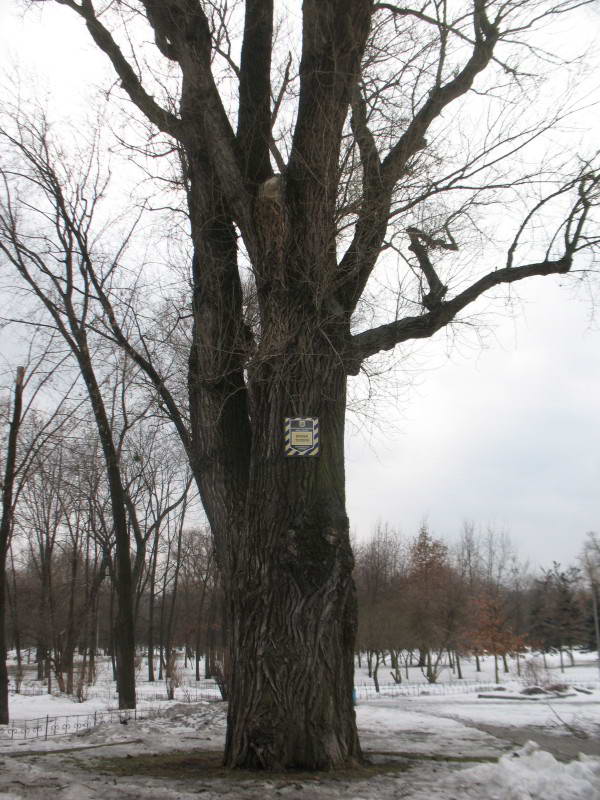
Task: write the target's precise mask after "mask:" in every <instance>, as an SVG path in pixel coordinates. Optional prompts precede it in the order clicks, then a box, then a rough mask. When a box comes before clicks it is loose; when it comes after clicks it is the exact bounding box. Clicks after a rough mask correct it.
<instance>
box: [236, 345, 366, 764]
mask: <svg viewBox="0 0 600 800" xmlns="http://www.w3.org/2000/svg"><path fill="white" fill-rule="evenodd" d="M303 351H304V352H306V353H310V354H311V355H310V356H306V360H304V358H303V357H302V356H299V357H298V358H297V360H298V361H300V362H303V363H302V364H301V367H302V369H300V371H299V373H298V372H296V370H292V368H291V366H290V372H296V381H294V380H293V379H292V381H291V383H288V381H287V380H286V377H288V376H286V375H285V372H284V369H283V367H282V372H281V381H280V384H281V392H280V396H279V397H278V398H275V397H274V392H273V385H272V383H271V385H270V386H267V384H266V383H264V382H262V381H260V380H259V379H257V380H256V381H255V396H254V398H253V399H254V403H253V408H252V419H253V424H254V440H253V441H254V448H253V458H252V462H251V472H250V487H249V492H248V516H247V519H248V523H247V529H246V530H245V531H243V534H244V535H242V536H241V537H240V543H241V547H240V554H239V555H240V557H239V559H238V560H237V563H236V565H235V572H234V573H233V580H232V581H231V585H230V587H229V591H230V597H231V628H230V629H231V649H230V653H231V659H232V670H231V700H230V704H229V715H228V723H229V724H228V734H227V741H226V752H225V760H226V764H228V765H229V766H232V767H234V766H235V767H246V768H266V769H288V768H294V767H297V768H304V769H327V768H331V767H333V766H335V765H340V764H343V763H349V762H353V761H357V760H359V759H360V758H361V752H360V747H359V743H358V736H357V731H356V722H355V714H354V708H353V704H352V690H353V683H354V680H353V673H354V663H353V653H354V640H355V633H356V603H355V591H354V584H353V581H352V568H353V557H352V552H351V548H350V541H349V525H348V518H347V516H346V512H345V486H344V460H343V437H344V414H345V410H344V409H345V376H342V375H340V368H339V366H337V365H335V364H331V363H330V361H325V360H323V361H322V362H321V366H322V367H324V369H323V370H322V372H317V374H315V371H316V367H317V365H318V364H319V358H318V356H317V355H316V346H315V344H314V343H313V344H312V345H310V346H307V347H306V348H305V349H304V348H302V349H301V352H303ZM269 368H271V367H269ZM278 388H279V387H278ZM278 394H279V393H278ZM290 416H299V417H311V416H314V417H319V420H320V427H321V434H322V439H321V453H320V455H318V456H295V457H294V456H291V457H287V458H286V457H285V455H284V447H283V422H284V417H290Z"/></svg>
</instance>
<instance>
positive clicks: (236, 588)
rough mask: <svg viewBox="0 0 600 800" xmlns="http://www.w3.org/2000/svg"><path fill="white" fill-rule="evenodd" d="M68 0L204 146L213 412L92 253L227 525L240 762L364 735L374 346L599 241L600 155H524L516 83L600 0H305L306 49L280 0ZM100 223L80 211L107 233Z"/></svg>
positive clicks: (293, 756)
mask: <svg viewBox="0 0 600 800" xmlns="http://www.w3.org/2000/svg"><path fill="white" fill-rule="evenodd" d="M56 1H57V2H58V3H60V4H61V5H64V6H67V7H68V8H70V9H71V10H72V11H73V12H74V13H75V14H77V15H78V16H79V17H80V18H81V20H82V21H83V22H84V23H85V26H86V28H87V31H88V34H89V35H90V37H91V38H92V40H93V42H94V43H95V44H96V46H97V47H98V48H99V49H100V50H101V51H102V52H104V53H105V54H106V56H107V58H108V60H109V61H110V63H111V64H112V67H113V68H114V70H115V72H116V75H117V77H118V80H119V83H120V86H121V87H122V89H123V91H124V92H125V93H126V95H127V96H128V97H129V98H130V100H131V102H132V103H133V105H134V106H135V107H137V110H138V111H139V112H140V113H141V116H142V118H143V119H145V121H146V123H147V124H148V125H150V126H151V127H152V134H153V135H152V142H157V143H160V144H157V147H156V149H155V152H158V150H160V147H162V146H163V145H164V150H165V151H168V152H170V153H175V152H176V153H177V154H178V156H179V157H180V158H181V161H182V163H183V165H184V175H183V185H184V187H185V192H186V203H187V213H188V220H189V230H190V234H189V236H190V250H191V251H192V257H191V261H192V291H191V297H192V302H191V305H192V312H193V331H192V341H191V348H190V354H189V374H188V389H189V419H190V428H191V433H188V431H187V428H186V426H185V424H184V417H185V414H184V413H183V412H182V411H181V410H180V409H179V408H177V403H176V401H175V399H174V398H175V395H174V394H173V392H172V391H170V389H169V385H168V382H167V381H166V380H165V379H164V376H162V375H161V374H159V370H157V367H156V364H153V363H152V361H151V359H149V358H148V353H147V352H146V351H145V350H144V348H143V347H140V346H139V344H140V343H139V340H138V341H132V340H131V338H130V337H129V336H128V335H127V332H126V331H125V330H124V328H123V325H122V316H123V315H122V313H121V312H120V311H119V310H118V309H117V311H115V308H114V306H113V305H112V299H113V298H112V297H111V296H110V291H109V289H108V288H107V286H106V284H105V282H104V281H103V280H102V279H100V278H99V277H98V276H97V275H96V277H94V274H93V272H90V273H88V274H89V275H90V280H91V284H92V286H93V289H94V293H95V297H96V299H97V300H98V301H99V303H100V304H101V305H102V307H103V310H104V312H105V314H106V318H107V321H108V325H109V326H110V330H111V333H112V336H113V338H114V339H115V341H117V342H118V343H119V344H120V345H121V346H122V347H124V348H125V350H126V351H127V352H128V353H129V355H130V356H131V357H132V359H133V360H135V361H136V363H137V364H138V365H139V366H140V367H142V369H144V370H145V371H146V373H147V375H148V377H149V379H150V380H151V381H152V382H153V384H154V386H155V391H156V393H157V395H158V397H160V400H161V403H162V405H163V407H164V408H165V409H166V410H167V411H168V413H169V414H170V416H171V417H172V419H173V421H174V423H175V425H176V426H177V429H178V431H179V433H180V435H181V437H182V441H184V445H185V448H186V451H187V453H188V456H189V459H190V464H191V467H192V470H193V472H194V475H195V478H196V481H197V484H198V487H199V491H200V494H201V498H202V502H203V505H204V508H205V510H206V513H207V517H208V519H209V522H210V525H211V528H212V531H213V535H214V538H215V550H216V554H217V558H218V561H219V566H220V569H221V573H222V575H223V580H224V586H225V591H226V596H227V600H228V617H229V625H228V631H229V639H230V654H231V663H230V669H229V675H228V678H229V683H230V703H229V712H228V714H229V716H228V734H227V742H226V755H225V760H226V763H227V764H228V765H230V766H237V767H255V768H271V769H275V768H289V767H304V768H315V769H316V768H328V767H331V766H334V765H338V764H341V763H347V762H351V761H355V760H358V759H360V757H361V752H360V746H359V742H358V736H357V731H356V723H355V717H354V710H353V707H352V683H353V660H352V654H353V642H354V636H355V629H356V613H355V599H354V589H353V583H352V565H353V558H352V552H351V547H350V541H349V528H348V519H347V515H346V506H345V489H344V421H345V411H346V396H347V382H348V377H349V376H352V375H357V374H358V373H359V371H360V369H361V366H362V365H363V364H364V362H365V361H366V360H367V359H369V358H370V357H373V356H375V355H377V354H379V353H381V352H383V351H389V350H392V349H393V348H395V347H397V346H398V345H400V344H401V343H404V342H408V341H411V340H414V339H420V338H425V337H429V336H432V335H433V334H435V333H436V332H437V331H439V330H440V329H442V328H444V327H445V326H447V325H449V324H450V323H452V322H453V321H454V320H456V319H458V318H459V315H460V314H461V312H463V311H464V310H465V309H467V308H468V307H469V306H470V305H471V304H472V303H473V302H474V301H475V300H477V298H479V297H480V296H481V295H482V294H483V293H484V292H487V291H489V290H491V289H494V288H495V287H498V286H501V285H503V284H512V283H515V282H517V281H521V280H523V279H526V278H530V277H533V276H545V275H553V274H554V275H556V274H559V275H560V274H565V273H568V272H569V271H570V270H571V268H572V265H573V263H574V259H576V258H577V257H580V258H582V262H581V263H582V265H583V266H587V262H586V261H585V259H584V258H583V255H584V251H586V250H589V249H590V248H592V247H594V246H595V245H596V243H597V239H596V238H595V237H594V236H593V235H592V234H590V233H589V229H588V221H589V217H590V214H591V213H592V211H593V209H594V207H595V205H596V203H597V197H598V175H597V172H596V171H595V167H594V166H593V164H592V163H590V161H589V160H582V161H581V162H580V163H579V165H578V166H576V168H575V169H574V170H573V171H572V172H571V173H570V174H569V175H567V176H566V177H564V175H563V176H562V177H558V176H557V175H556V174H554V173H552V172H551V171H550V170H546V171H545V170H543V169H541V170H535V171H531V170H525V171H519V170H518V169H516V168H515V166H514V165H515V161H516V154H517V153H518V152H519V150H520V149H522V148H524V147H525V146H526V145H527V144H528V143H530V142H532V141H533V140H535V139H536V137H538V136H539V135H540V133H541V132H542V131H543V130H544V129H547V128H548V126H549V125H551V123H552V120H550V121H548V120H546V121H544V122H542V123H540V124H538V123H537V122H536V121H532V117H531V116H528V115H527V114H524V116H523V122H522V124H521V125H520V126H517V123H516V122H514V121H513V124H512V125H511V126H507V124H506V115H507V113H508V109H510V108H511V104H510V103H508V104H507V103H506V102H505V100H506V98H507V93H508V92H509V91H513V90H514V91H515V92H518V91H519V89H520V87H521V86H523V85H524V84H525V83H526V75H525V74H523V73H525V72H526V71H527V70H526V69H524V70H522V71H521V70H520V69H519V63H520V60H523V59H525V60H527V59H529V58H530V57H532V56H531V54H532V53H535V46H536V38H535V37H536V34H535V30H536V28H537V27H539V26H540V25H541V24H543V23H545V22H547V21H549V20H551V19H553V18H555V17H559V18H560V17H561V15H562V14H564V13H566V12H569V11H572V10H574V9H575V10H576V9H577V8H578V7H579V6H581V5H582V3H580V2H577V1H576V0H559V2H555V3H549V2H546V0H533V1H532V2H528V3H522V2H521V0H507V1H502V2H501V1H500V0H498V1H496V0H468V2H467V1H465V2H464V3H460V4H457V5H456V6H455V5H454V4H447V3H446V2H440V3H433V2H425V3H424V4H422V5H421V6H419V7H418V8H410V7H404V6H397V5H396V4H395V3H376V2H373V0H305V2H304V3H303V6H302V15H301V20H302V21H301V27H302V30H301V32H300V31H298V32H295V31H292V33H298V35H299V34H300V33H301V44H300V45H299V50H300V58H299V61H295V60H294V59H293V58H292V62H291V64H290V66H289V67H286V66H285V64H286V62H287V54H286V55H285V56H284V59H283V63H282V65H280V69H275V70H272V66H273V64H272V62H273V61H274V59H275V58H276V56H277V52H276V51H275V50H274V39H275V38H276V37H275V36H274V29H275V28H274V13H275V5H276V4H275V3H274V2H273V0H246V2H245V3H243V4H240V5H238V6H234V7H233V8H234V12H233V17H231V15H230V14H229V13H228V12H227V10H226V9H227V7H228V4H227V3H226V2H225V0H223V2H219V1H217V0H211V1H210V2H208V1H206V2H205V1H204V0H160V2H159V1H158V0H139V2H138V1H137V0H132V2H128V3H113V2H108V0H107V2H101V3H99V5H98V8H96V7H95V6H94V4H93V3H92V0H81V2H77V0H56ZM236 9H237V11H238V12H239V14H238V16H237V18H236V16H235V11H236ZM280 10H281V12H282V13H285V9H284V7H283V5H281V6H280ZM242 12H243V19H242ZM229 20H232V21H233V23H235V22H239V23H240V30H241V41H240V40H238V41H237V42H236V41H235V36H234V33H233V29H234V25H232V26H231V27H228V22H229ZM150 39H153V40H154V43H155V45H156V47H155V49H154V50H152V49H151V47H150V46H149V45H148V41H149V40H150ZM234 44H235V45H239V53H240V56H239V60H236V52H237V48H236V46H234ZM527 66H529V65H527ZM153 68H155V69H153ZM272 71H273V72H274V74H275V75H276V76H277V77H276V79H275V81H274V82H272V80H271V73H272ZM467 97H469V99H471V98H474V99H476V100H477V101H478V102H480V105H479V106H478V112H477V113H479V116H480V117H484V118H485V119H486V120H487V121H488V123H489V125H488V126H487V128H486V130H485V131H484V133H483V135H482V136H480V137H479V138H478V141H477V143H473V142H472V141H471V139H470V138H469V132H468V131H464V130H462V129H461V126H460V121H461V120H463V121H464V120H466V119H467V116H468V114H467V112H466V107H465V103H466V100H467ZM514 100H515V98H514V95H513V97H512V98H511V102H513V101H514ZM514 107H516V106H514ZM475 108H476V109H477V106H475ZM518 113H521V110H519V112H518ZM451 121H458V122H457V124H456V125H455V126H454V128H452V126H451ZM476 127H477V126H474V132H476ZM484 127H485V126H484ZM157 131H158V132H160V133H158V134H157V135H156V136H154V134H155V133H156V132H157ZM474 132H473V133H474ZM444 141H445V143H446V144H445V145H444ZM273 163H275V164H276V165H277V169H278V170H279V174H275V172H274V169H273ZM495 193H497V196H496V195H495ZM536 193H537V196H535V195H536ZM500 198H504V199H505V200H506V199H510V200H511V203H512V204H511V206H510V208H511V209H512V208H516V207H517V205H519V204H521V205H522V206H524V207H525V210H524V215H523V217H522V219H520V220H516V221H515V225H514V228H513V230H512V232H510V233H509V234H508V237H507V243H506V247H505V257H504V263H503V264H502V265H499V264H498V263H497V261H496V262H495V263H493V264H490V265H489V266H487V267H485V268H483V269H482V270H481V271H480V272H476V271H473V269H471V271H468V270H467V268H466V267H467V264H470V266H471V267H472V268H474V267H475V266H477V265H482V259H481V258H478V259H475V258H473V257H472V251H471V258H470V260H469V259H467V264H466V263H465V262H464V261H462V260H461V259H460V251H459V247H460V246H462V244H463V242H464V243H465V246H466V248H467V252H469V248H468V243H469V241H471V242H472V241H473V240H474V239H475V238H476V237H477V236H479V235H484V236H485V230H484V229H483V227H484V226H483V224H482V214H483V212H484V211H486V210H491V212H492V213H493V212H494V209H495V207H496V203H497V202H498V200H499V199H500ZM554 208H557V209H558V211H557V212H555V211H553V210H552V209H554ZM555 213H557V214H559V216H553V215H554V214H555ZM549 220H554V226H553V229H552V230H549V232H548V235H547V237H542V236H541V235H540V234H539V232H540V231H541V229H542V227H543V225H544V224H548V221H549ZM506 221H507V224H508V223H509V222H510V221H511V220H510V215H508V218H507V220H506ZM11 225H12V222H11ZM496 227H497V226H496ZM79 233H80V228H79V227H78V226H71V227H70V228H69V235H70V236H71V235H72V236H73V237H74V239H75V240H76V242H77V247H78V248H85V250H86V252H87V253H88V254H89V252H90V242H89V241H82V237H81V236H79ZM496 235H497V236H498V238H499V239H501V238H502V237H501V236H500V233H499V232H498V231H497V232H496ZM504 238H506V234H505V236H504ZM542 239H543V240H542ZM496 244H498V247H496V248H495V251H496V256H495V258H496V259H497V258H498V251H499V249H500V245H501V244H502V242H501V241H498V242H497V243H496ZM384 251H388V252H391V253H393V252H396V253H398V254H399V262H398V263H399V266H401V267H403V268H404V272H405V274H404V277H403V278H402V280H401V281H400V283H399V285H398V286H397V287H396V290H395V291H393V292H392V296H391V298H388V300H389V302H382V303H379V308H382V307H383V308H384V309H385V310H386V313H387V312H388V310H389V313H390V317H388V318H387V319H383V320H382V319H381V315H378V314H377V313H375V312H374V311H373V309H374V306H373V305H372V304H369V300H370V290H369V281H370V280H371V281H372V279H374V278H375V277H376V268H377V269H379V267H378V266H377V265H378V263H381V261H380V256H381V254H382V253H383V252H384ZM244 267H246V270H245V271H246V274H247V273H248V272H249V273H250V275H251V281H252V283H253V285H254V289H255V295H256V301H257V302H256V308H257V319H256V325H255V328H254V329H251V327H250V326H249V325H248V320H247V317H246V315H245V313H244V308H243V293H242V276H241V272H242V271H243V269H244ZM62 288H63V287H62V285H60V284H59V285H58V286H57V289H59V290H62ZM361 298H362V300H361ZM370 312H372V313H370ZM286 418H300V419H306V418H310V419H313V418H318V420H319V423H320V435H321V440H320V452H319V455H318V457H302V456H294V457H286V456H285V451H284V436H283V424H284V419H286ZM312 452H313V454H314V453H315V452H316V450H313V451H312ZM117 488H118V487H117Z"/></svg>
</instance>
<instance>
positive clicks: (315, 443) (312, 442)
mask: <svg viewBox="0 0 600 800" xmlns="http://www.w3.org/2000/svg"><path fill="white" fill-rule="evenodd" d="M283 438H284V446H285V454H286V456H318V455H319V419H318V417H286V418H285V419H284V425H283Z"/></svg>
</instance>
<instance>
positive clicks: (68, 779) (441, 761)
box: [0, 695, 600, 800]
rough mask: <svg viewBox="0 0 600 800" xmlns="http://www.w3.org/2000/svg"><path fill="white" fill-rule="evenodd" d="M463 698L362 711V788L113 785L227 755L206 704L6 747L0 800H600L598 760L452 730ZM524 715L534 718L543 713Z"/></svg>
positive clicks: (204, 781)
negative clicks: (117, 762) (118, 763)
mask: <svg viewBox="0 0 600 800" xmlns="http://www.w3.org/2000/svg"><path fill="white" fill-rule="evenodd" d="M460 699H461V698H457V697H452V698H451V701H452V702H451V703H449V702H448V701H447V700H446V701H445V702H444V698H424V699H423V698H392V699H390V698H385V699H381V700H369V701H363V702H360V703H359V704H358V706H357V719H358V724H359V730H360V734H361V741H362V745H363V748H364V751H365V754H366V755H367V757H368V758H369V759H370V760H371V761H372V762H373V763H375V764H378V765H379V770H376V771H375V772H374V773H373V772H372V773H371V774H368V775H366V776H365V775H359V776H358V777H356V778H355V779H353V778H352V776H350V775H349V773H347V772H345V773H341V774H340V775H334V776H319V777H318V778H317V779H313V780H311V779H309V778H308V776H306V775H303V774H299V775H295V774H290V775H285V776H284V775H273V776H270V775H256V776H253V775H252V776H247V775H244V776H243V777H241V778H235V779H232V778H229V777H227V776H224V775H223V774H222V773H221V774H214V773H210V774H209V773H208V772H206V774H204V773H203V770H202V768H200V769H199V770H196V771H195V772H194V773H193V774H192V773H190V774H188V775H187V776H186V774H185V770H183V771H179V772H178V771H175V772H173V774H172V775H170V776H169V777H168V778H158V777H149V776H147V775H140V774H126V775H119V774H114V773H112V772H110V771H109V770H108V769H107V767H106V765H105V763H103V761H102V759H104V758H110V759H115V758H117V759H122V760H123V762H122V763H124V764H125V765H127V764H128V763H131V764H135V763H136V761H135V760H136V757H137V756H140V755H147V754H150V753H159V754H165V753H169V752H175V751H186V752H189V756H190V757H192V756H193V754H194V752H198V751H201V752H203V754H204V755H205V756H206V754H207V753H209V754H210V752H214V751H220V750H222V748H223V744H224V735H225V705H224V704H223V703H220V702H205V703H198V704H172V705H170V706H169V707H168V708H167V709H166V710H164V711H163V712H162V713H160V714H158V715H157V716H155V717H152V718H149V719H144V720H141V721H137V722H133V721H130V722H129V723H128V724H127V725H120V724H111V725H103V726H100V727H98V728H96V729H94V730H91V731H88V732H86V733H83V734H79V735H72V736H67V737H58V738H56V739H50V740H48V741H47V742H44V741H35V742H32V741H26V742H12V743H11V742H8V741H5V742H4V743H2V744H1V745H0V798H1V800H16V798H19V800H22V798H27V799H28V800H47V798H49V797H50V796H52V797H53V798H56V800H100V798H102V800H113V798H119V799H122V800H130V799H131V800H133V798H139V799H140V800H146V798H161V800H175V798H177V799H178V800H191V798H198V796H201V797H202V798H205V800H217V799H218V800H234V799H237V798H247V800H253V799H254V798H256V800H259V798H260V800H264V798H270V797H279V796H283V797H287V798H292V799H297V800H299V798H303V800H307V799H308V798H315V800H330V799H332V798H344V800H392V798H393V799H394V800H397V798H407V799H408V800H459V798H460V800H552V799H553V798H556V800H578V799H579V798H581V799H582V800H583V799H584V798H585V800H600V753H599V755H598V756H580V757H579V758H577V759H574V760H572V761H570V762H568V763H564V762H560V761H558V760H557V759H555V758H554V757H553V756H552V755H551V754H550V753H548V752H545V751H544V750H541V749H539V748H538V747H537V746H536V745H534V744H528V745H526V746H525V747H520V748H517V749H515V748H514V747H511V746H510V744H509V743H508V742H506V741H505V740H503V739H499V738H497V737H495V736H492V735H490V734H488V733H485V732H483V731H480V730H477V729H475V728H473V727H470V726H468V725H466V724H465V723H464V722H462V721H461V720H458V719H450V718H449V716H448V715H450V714H452V715H453V714H454V712H455V710H456V707H457V706H458V705H459V701H460ZM424 700H426V702H424ZM462 701H463V702H465V703H467V704H471V703H473V704H475V701H474V700H473V698H472V696H471V695H463V696H462ZM527 707H528V708H529V707H531V709H532V710H533V709H535V710H536V713H537V709H538V707H537V706H535V704H533V703H532V704H529V703H527ZM504 713H505V714H506V711H504ZM520 714H521V715H522V716H521V718H520V719H525V718H526V714H525V712H524V710H523V709H520ZM493 718H494V719H495V720H496V721H497V717H493ZM507 721H508V720H507ZM512 722H515V720H512ZM528 723H531V719H528ZM0 741H1V740H0ZM495 759H498V760H497V761H496V760H495ZM399 767H401V768H402V770H403V771H399ZM133 771H134V770H133ZM134 773H135V771H134Z"/></svg>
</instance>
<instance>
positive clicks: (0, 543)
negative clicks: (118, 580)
mask: <svg viewBox="0 0 600 800" xmlns="http://www.w3.org/2000/svg"><path fill="white" fill-rule="evenodd" d="M24 375H25V370H24V368H23V367H17V378H16V381H15V394H14V403H13V413H12V418H11V422H10V427H9V432H8V446H7V449H6V463H5V466H4V479H3V481H2V517H1V518H0V725H8V667H7V665H6V656H7V652H6V595H7V592H6V589H7V586H6V583H7V581H6V560H7V556H8V548H9V546H10V538H11V534H12V525H13V512H14V508H13V488H14V482H15V472H16V464H17V440H18V435H19V428H20V426H21V412H22V408H23V378H24ZM15 602H16V600H15Z"/></svg>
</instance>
